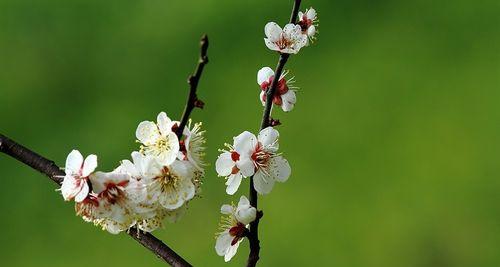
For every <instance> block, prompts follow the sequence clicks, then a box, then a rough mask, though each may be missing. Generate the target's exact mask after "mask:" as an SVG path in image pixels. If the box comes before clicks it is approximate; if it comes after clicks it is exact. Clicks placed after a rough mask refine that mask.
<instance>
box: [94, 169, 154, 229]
mask: <svg viewBox="0 0 500 267" xmlns="http://www.w3.org/2000/svg"><path fill="white" fill-rule="evenodd" d="M90 181H91V182H92V188H93V191H94V193H96V194H97V197H98V200H99V208H98V209H97V213H98V215H97V218H98V224H99V225H101V226H102V227H103V229H105V230H107V231H108V232H110V233H112V234H117V233H119V232H121V231H125V230H127V229H128V228H130V227H131V226H132V225H133V224H134V213H135V207H134V206H135V204H137V203H139V202H140V201H142V200H144V198H145V196H146V195H145V193H146V191H145V188H144V187H142V186H140V184H138V182H137V181H136V180H134V179H132V178H131V177H130V175H128V174H126V173H123V172H119V171H114V172H96V173H94V174H92V175H91V176H90Z"/></svg>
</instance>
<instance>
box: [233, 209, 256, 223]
mask: <svg viewBox="0 0 500 267" xmlns="http://www.w3.org/2000/svg"><path fill="white" fill-rule="evenodd" d="M235 217H236V220H238V221H239V222H240V223H242V224H245V225H246V224H249V223H251V222H253V221H255V218H257V209H255V208H254V207H251V206H248V207H244V208H239V207H238V209H237V210H236V214H235Z"/></svg>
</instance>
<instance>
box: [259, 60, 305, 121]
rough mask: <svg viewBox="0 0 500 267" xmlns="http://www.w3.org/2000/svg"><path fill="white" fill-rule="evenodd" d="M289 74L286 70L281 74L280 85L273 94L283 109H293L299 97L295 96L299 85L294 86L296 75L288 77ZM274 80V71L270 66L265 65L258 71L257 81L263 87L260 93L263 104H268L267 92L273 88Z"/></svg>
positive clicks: (274, 100)
mask: <svg viewBox="0 0 500 267" xmlns="http://www.w3.org/2000/svg"><path fill="white" fill-rule="evenodd" d="M287 74H288V72H287V71H285V72H284V73H283V74H281V77H280V79H279V81H278V87H277V88H276V91H275V93H274V96H273V103H274V104H275V105H277V106H281V109H283V111H285V112H288V111H291V110H292V109H293V107H294V105H295V103H296V102H297V97H296V96H295V91H296V89H298V87H294V86H292V84H293V83H295V80H294V77H291V78H290V79H288V80H287V79H286V78H285V76H286V75H287ZM273 80H274V71H273V70H272V69H271V68H270V67H264V68H262V69H260V70H259V72H258V73H257V83H258V84H259V86H260V88H261V89H262V91H261V93H260V101H261V102H262V105H265V104H266V92H267V91H268V90H270V89H271V85H272V83H273Z"/></svg>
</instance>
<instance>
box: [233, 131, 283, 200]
mask: <svg viewBox="0 0 500 267" xmlns="http://www.w3.org/2000/svg"><path fill="white" fill-rule="evenodd" d="M278 137H279V132H278V131H277V130H275V129H274V128H273V127H267V128H265V129H263V130H261V131H260V133H259V136H258V137H257V138H256V137H255V135H253V134H251V135H247V136H246V138H245V139H244V140H241V142H242V143H243V144H244V145H245V146H249V147H251V148H252V149H251V156H250V158H251V160H252V163H253V165H254V167H255V174H254V176H253V181H254V188H255V190H256V191H257V192H258V193H259V194H262V195H265V194H268V193H269V192H271V190H272V189H273V186H274V183H275V182H285V181H286V180H288V177H289V176H290V173H291V168H290V164H289V163H288V161H287V160H286V159H284V158H283V157H282V156H281V154H280V153H278V148H279V144H278Z"/></svg>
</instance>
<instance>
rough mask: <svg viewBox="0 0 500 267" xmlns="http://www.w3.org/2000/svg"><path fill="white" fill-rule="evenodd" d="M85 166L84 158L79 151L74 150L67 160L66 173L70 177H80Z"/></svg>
mask: <svg viewBox="0 0 500 267" xmlns="http://www.w3.org/2000/svg"><path fill="white" fill-rule="evenodd" d="M82 165H83V156H82V154H81V153H80V151H78V150H73V151H71V153H69V154H68V157H67V158H66V168H65V169H64V171H65V172H66V174H69V175H79V173H80V170H81V168H82Z"/></svg>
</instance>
